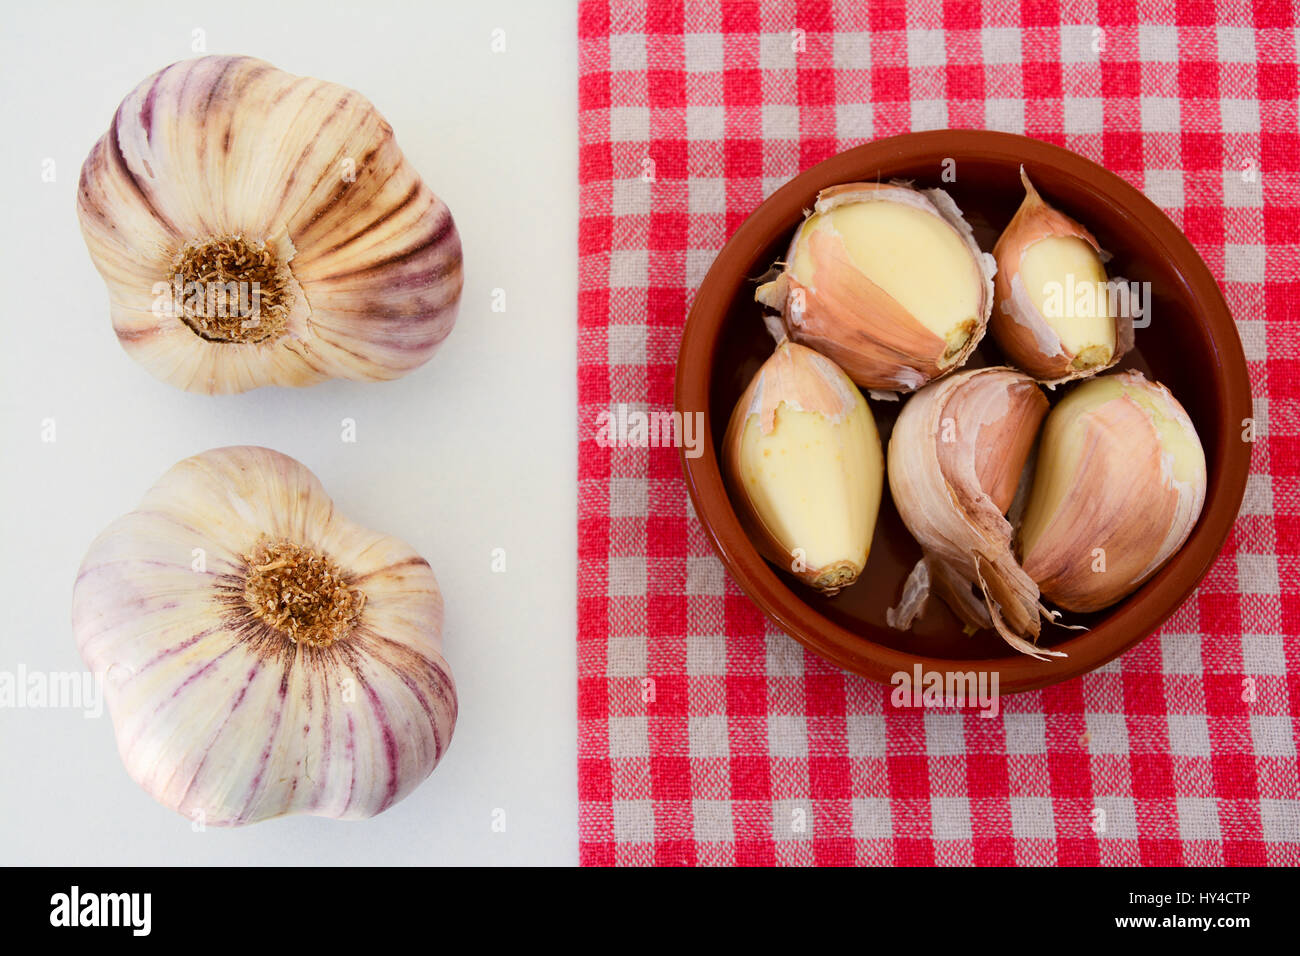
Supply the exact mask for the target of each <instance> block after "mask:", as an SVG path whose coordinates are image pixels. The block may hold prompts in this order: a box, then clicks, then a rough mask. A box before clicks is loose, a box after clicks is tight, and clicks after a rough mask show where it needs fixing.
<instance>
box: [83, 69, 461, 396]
mask: <svg viewBox="0 0 1300 956" xmlns="http://www.w3.org/2000/svg"><path fill="white" fill-rule="evenodd" d="M77 213H78V216H79V218H80V220H81V228H82V233H83V235H84V237H85V240H86V245H87V247H88V249H89V250H90V255H91V258H92V259H93V260H94V263H95V266H96V268H97V269H98V270H99V272H100V274H101V276H102V277H103V279H104V282H105V283H106V284H107V286H108V290H109V296H110V300H111V311H112V320H113V328H114V330H115V331H116V333H117V336H118V339H119V341H120V342H121V343H122V346H123V347H124V348H125V349H126V351H127V352H128V353H129V354H130V355H131V356H132V357H133V358H134V359H136V360H137V361H139V362H140V363H141V364H142V365H144V366H145V368H147V369H148V370H149V371H150V372H151V373H152V374H154V375H156V376H157V377H159V378H161V379H163V380H164V381H167V382H169V383H170V384H172V385H175V386H177V387H178V388H182V389H186V390H189V391H195V392H204V393H209V394H215V393H225V392H241V391H245V390H248V389H252V388H257V387H259V386H262V385H289V386H301V385H311V384H315V383H317V382H321V381H324V380H325V379H329V378H347V379H355V380H360V381H378V380H385V379H393V378H397V377H398V376H401V375H404V374H406V373H407V372H409V371H411V370H412V369H414V368H416V367H417V366H419V365H421V364H423V363H424V362H426V361H428V359H429V358H430V357H431V356H432V355H433V353H434V351H435V350H436V349H437V347H438V345H439V344H440V343H441V342H442V340H443V339H444V338H445V337H446V336H447V334H448V333H449V332H450V331H451V328H452V325H453V324H454V323H455V318H456V308H457V304H458V301H459V297H460V291H461V285H462V281H463V280H462V270H461V246H460V238H459V235H458V233H457V231H456V226H455V223H454V222H453V220H452V217H451V213H450V211H449V210H448V209H447V206H446V205H445V204H444V203H443V202H442V201H441V200H440V199H438V197H437V196H435V195H434V194H433V193H432V192H430V190H429V188H428V187H427V186H425V185H424V183H423V182H422V181H421V179H420V177H419V175H418V174H417V173H416V171H415V169H414V168H413V167H412V166H411V164H410V163H409V162H408V161H407V160H406V159H405V158H404V157H403V155H402V152H401V150H400V149H398V147H397V143H396V140H395V139H394V136H393V130H392V127H391V126H389V124H388V123H387V122H386V121H385V120H384V118H383V117H382V116H380V115H379V113H378V112H377V111H376V110H375V108H374V106H372V105H371V104H370V103H369V102H368V101H367V100H366V99H365V98H364V97H362V96H361V95H360V94H358V93H356V92H354V91H352V90H349V89H347V88H345V87H342V86H338V85H336V84H333V83H326V82H324V81H321V80H316V79H311V78H307V77H298V76H293V75H291V74H289V73H285V72H283V71H281V70H278V69H276V68H274V67H273V66H271V65H270V64H269V63H266V62H264V61H262V60H257V59H253V58H251V57H242V56H205V57H200V58H198V59H193V60H186V61H183V62H180V63H175V64H173V65H172V66H169V67H167V68H166V69H164V70H162V71H160V72H159V73H156V74H154V75H153V76H151V77H149V78H148V79H146V80H145V81H144V82H142V83H141V84H140V85H139V86H137V87H136V88H135V89H134V90H132V91H131V92H130V93H129V94H128V95H127V97H126V99H124V100H123V102H122V104H121V106H120V107H119V108H118V110H117V113H116V114H115V116H114V117H113V122H112V124H111V126H110V128H109V131H108V133H107V134H105V135H104V137H103V138H101V139H100V140H99V142H97V143H96V144H95V146H94V147H93V148H92V150H91V152H90V155H89V157H88V158H87V159H86V162H85V164H84V165H83V167H82V170H81V181H80V185H79V189H78V193H77Z"/></svg>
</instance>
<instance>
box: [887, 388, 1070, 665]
mask: <svg viewBox="0 0 1300 956" xmlns="http://www.w3.org/2000/svg"><path fill="white" fill-rule="evenodd" d="M1046 412H1047V399H1046V397H1045V396H1044V395H1043V393H1042V391H1041V390H1040V389H1039V388H1038V385H1037V384H1036V383H1035V382H1034V381H1033V380H1032V379H1031V378H1029V376H1027V375H1025V374H1024V373H1022V372H1018V371H1016V370H1015V369H1010V368H1001V367H994V368H981V369H974V370H972V371H967V372H959V373H957V374H956V375H952V376H949V377H948V378H945V379H943V380H942V381H939V382H935V383H934V384H932V385H929V386H927V387H926V388H924V389H922V390H921V391H919V392H917V393H916V394H915V395H914V396H912V397H911V398H910V399H908V401H907V404H905V405H904V406H903V410H902V412H901V413H900V414H899V416H898V421H897V422H896V423H895V424H894V432H893V435H892V436H891V437H890V439H889V489H890V492H891V493H892V494H893V497H894V504H895V505H896V506H897V508H898V512H899V514H900V515H901V516H902V519H903V523H904V524H906V525H907V528H908V530H909V531H911V532H912V535H913V536H914V537H915V538H916V540H917V542H918V543H919V544H920V545H921V549H922V551H923V552H924V556H923V557H922V559H921V561H920V562H919V563H918V564H917V566H916V568H915V569H914V570H913V571H912V574H911V575H910V576H909V578H908V580H907V583H906V584H905V585H904V591H903V596H902V600H901V601H900V603H899V606H898V607H896V608H891V609H890V611H889V612H888V614H887V620H888V622H889V624H890V626H891V627H897V628H900V629H906V628H908V627H910V626H911V624H912V621H913V620H914V619H915V618H916V616H917V615H918V614H919V613H920V612H921V610H922V609H923V608H924V605H925V602H926V600H927V598H928V596H929V594H930V591H931V590H936V591H938V593H939V595H940V596H941V597H942V598H943V599H944V600H945V601H946V602H947V603H948V604H949V606H951V607H952V609H953V611H954V612H956V613H957V615H958V616H959V617H961V619H962V620H963V621H964V622H965V624H966V627H967V629H968V630H972V631H973V630H978V629H980V628H988V627H992V628H994V629H996V630H997V632H998V633H999V634H1000V635H1001V636H1002V638H1003V639H1004V640H1005V641H1006V642H1007V643H1008V644H1010V645H1011V646H1012V647H1014V648H1015V649H1016V650H1018V651H1021V652H1022V653H1025V654H1030V655H1032V656H1034V657H1037V658H1039V659H1044V658H1045V657H1047V656H1050V657H1064V656H1065V655H1064V654H1063V653H1062V652H1060V651H1050V650H1045V649H1042V648H1039V647H1038V646H1037V645H1036V644H1034V643H1033V641H1034V640H1035V639H1036V638H1037V637H1038V633H1039V618H1040V616H1042V617H1047V618H1048V619H1050V612H1048V611H1047V609H1046V608H1044V607H1043V606H1042V604H1041V603H1040V602H1039V600H1038V588H1037V586H1036V585H1035V584H1034V582H1033V580H1032V579H1031V578H1030V577H1029V575H1027V574H1026V573H1025V572H1024V570H1023V569H1021V567H1020V565H1019V564H1017V563H1016V559H1015V555H1014V553H1013V552H1012V547H1011V537H1012V528H1011V524H1010V522H1008V521H1007V519H1006V517H1004V514H1005V512H1006V510H1007V508H1008V507H1009V506H1010V505H1011V502H1012V499H1013V497H1014V495H1015V493H1016V489H1017V486H1018V485H1019V484H1020V481H1021V475H1022V472H1023V471H1024V467H1025V462H1026V460H1027V458H1028V457H1029V453H1030V451H1031V449H1032V448H1033V444H1034V438H1035V436H1036V435H1037V433H1038V426H1039V423H1040V422H1041V421H1042V419H1043V415H1044V414H1046Z"/></svg>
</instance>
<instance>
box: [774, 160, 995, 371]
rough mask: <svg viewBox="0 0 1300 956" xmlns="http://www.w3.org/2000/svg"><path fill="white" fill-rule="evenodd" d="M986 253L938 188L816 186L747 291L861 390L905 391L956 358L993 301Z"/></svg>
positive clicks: (978, 331)
mask: <svg viewBox="0 0 1300 956" xmlns="http://www.w3.org/2000/svg"><path fill="white" fill-rule="evenodd" d="M993 269H994V266H993V259H992V257H991V256H989V255H988V254H987V253H983V252H981V251H980V249H979V246H978V245H977V244H976V242H975V238H974V236H973V234H972V233H971V227H970V225H969V223H967V222H966V220H965V219H964V218H963V217H962V214H961V210H960V209H958V208H957V205H956V204H955V203H954V202H953V201H952V198H951V197H950V196H949V195H948V194H947V193H946V192H944V191H943V190H942V189H927V190H917V189H913V188H912V187H911V186H910V185H908V184H906V183H849V184H847V185H843V186H835V187H832V188H830V189H824V190H822V191H821V193H820V194H819V195H818V197H817V203H816V205H815V207H814V209H813V210H812V212H810V213H809V214H808V215H807V217H806V218H805V219H804V221H803V222H802V223H801V224H800V226H799V228H798V229H797V230H796V231H795V234H794V238H793V239H792V240H791V242H790V248H789V251H788V253H787V254H786V261H785V264H784V266H783V268H782V270H781V271H780V273H779V274H778V275H777V276H776V277H775V278H774V279H772V280H771V281H770V282H766V283H764V284H763V285H761V286H759V288H758V291H757V293H756V295H755V298H756V299H757V300H758V301H759V302H761V303H763V304H764V305H766V306H768V307H770V308H773V309H775V310H776V311H777V312H779V313H780V315H781V317H782V322H783V325H784V332H785V334H787V335H788V336H789V337H790V339H791V340H792V341H795V342H799V343H802V344H804V345H808V346H810V347H812V348H814V349H816V350H817V351H819V352H821V353H822V354H823V355H826V356H827V357H828V358H830V359H832V360H833V361H834V362H835V363H836V364H838V365H839V366H840V367H841V368H843V369H844V371H845V372H847V373H848V375H849V377H850V378H851V379H853V381H854V382H856V383H857V384H858V385H860V386H862V387H863V388H868V389H873V390H878V391H881V392H891V393H892V392H910V391H914V390H915V389H918V388H920V387H921V386H923V385H925V384H926V383H927V382H929V381H931V380H932V379H935V378H938V377H939V376H940V375H943V374H945V373H946V372H949V371H951V370H953V369H955V368H958V367H960V366H961V364H962V363H963V362H965V361H966V358H967V357H968V356H969V355H970V353H971V352H972V351H973V350H974V348H975V346H976V345H977V344H978V343H979V340H980V339H981V338H982V337H983V335H984V330H985V328H986V327H987V325H988V320H989V313H990V311H991V309H992V306H993Z"/></svg>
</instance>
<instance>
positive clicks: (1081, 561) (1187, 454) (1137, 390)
mask: <svg viewBox="0 0 1300 956" xmlns="http://www.w3.org/2000/svg"><path fill="white" fill-rule="evenodd" d="M1205 488H1206V471H1205V452H1204V450H1203V449H1202V448H1201V442H1200V439H1199V438H1198V437H1197V434H1196V427H1195V426H1194V425H1193V424H1192V420H1191V419H1190V418H1189V417H1188V415H1187V412H1186V411H1185V410H1184V409H1183V407H1182V405H1180V404H1179V403H1178V401H1177V399H1175V398H1174V397H1173V395H1171V394H1170V393H1169V390H1168V389H1167V388H1165V387H1164V386H1163V385H1160V384H1158V383H1156V382H1151V381H1148V380H1147V379H1146V378H1144V377H1143V376H1142V374H1141V373H1140V372H1136V371H1127V372H1120V373H1117V374H1113V375H1103V376H1100V377H1098V378H1094V379H1092V380H1090V381H1088V382H1084V383H1083V384H1081V385H1079V386H1078V387H1077V388H1075V389H1074V390H1073V391H1071V392H1070V394H1068V395H1067V396H1066V397H1065V398H1064V399H1062V400H1061V402H1060V403H1059V404H1058V405H1057V406H1056V407H1055V408H1054V409H1052V412H1051V414H1049V415H1048V417H1047V423H1046V424H1045V425H1044V427H1043V437H1042V445H1041V448H1040V450H1039V455H1038V464H1037V469H1036V471H1035V475H1034V482H1033V490H1032V491H1031V492H1030V495H1029V500H1028V506H1027V508H1026V510H1025V517H1024V521H1023V522H1022V524H1021V528H1020V543H1021V554H1022V555H1023V562H1022V563H1023V566H1024V569H1025V571H1026V572H1027V573H1028V574H1029V575H1030V577H1032V578H1033V579H1034V580H1035V581H1036V582H1038V586H1039V588H1040V589H1041V590H1042V593H1043V595H1044V596H1045V597H1047V598H1048V599H1050V600H1051V601H1053V602H1055V603H1056V604H1058V605H1060V606H1061V607H1063V608H1065V609H1066V610H1070V611H1080V612H1087V611H1097V610H1100V609H1102V608H1105V607H1109V606H1110V605H1112V604H1114V603H1115V602H1116V601H1119V600H1120V599H1122V598H1124V597H1126V596H1127V595H1129V594H1131V593H1132V592H1133V591H1134V590H1136V589H1137V588H1138V587H1139V586H1140V585H1141V584H1142V583H1143V582H1144V581H1146V580H1147V579H1148V578H1150V577H1151V575H1153V574H1155V573H1156V571H1158V570H1159V569H1160V567H1161V566H1162V565H1163V564H1164V563H1165V562H1166V561H1167V560H1168V559H1169V557H1170V556H1171V555H1173V553H1174V552H1175V551H1177V550H1178V549H1179V548H1180V547H1182V545H1183V542H1185V541H1186V540H1187V536H1188V535H1189V534H1191V531H1192V527H1193V526H1194V525H1195V524H1196V520H1197V518H1198V517H1199V516H1200V513H1201V507H1202V505H1203V504H1204V502H1205Z"/></svg>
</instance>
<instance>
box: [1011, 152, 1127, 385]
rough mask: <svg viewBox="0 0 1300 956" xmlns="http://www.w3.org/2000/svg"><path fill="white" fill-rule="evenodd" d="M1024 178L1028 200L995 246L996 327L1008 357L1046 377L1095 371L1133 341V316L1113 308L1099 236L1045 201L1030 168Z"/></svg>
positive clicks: (1045, 379)
mask: <svg viewBox="0 0 1300 956" xmlns="http://www.w3.org/2000/svg"><path fill="white" fill-rule="evenodd" d="M1020 178H1021V181H1022V182H1023V183H1024V187H1025V198H1024V201H1023V202H1022V203H1021V205H1020V208H1019V209H1018V210H1017V211H1016V214H1015V216H1014V217H1013V218H1012V220H1011V222H1010V223H1008V225H1007V227H1006V229H1005V230H1003V232H1002V235H1001V236H1000V237H999V238H998V241H997V244H996V245H995V246H994V247H993V257H994V258H995V259H996V260H997V275H996V277H995V279H994V290H995V298H996V302H995V306H994V309H993V318H992V320H991V323H990V326H989V328H990V331H991V332H992V333H993V337H994V339H995V340H996V341H997V343H998V345H999V346H1000V347H1001V348H1002V350H1003V352H1004V353H1006V355H1007V357H1008V358H1009V359H1010V360H1011V361H1012V362H1013V363H1014V364H1015V365H1016V366H1018V367H1019V368H1022V369H1024V370H1025V371H1026V372H1028V373H1029V374H1030V375H1032V376H1033V377H1034V378H1036V379H1038V380H1039V381H1042V382H1045V383H1047V384H1051V385H1055V384H1058V383H1060V382H1066V381H1070V380H1071V379H1077V378H1086V377H1088V376H1091V375H1095V374H1097V373H1098V372H1100V371H1103V370H1105V369H1107V368H1110V367H1111V366H1113V365H1114V364H1115V363H1116V362H1118V361H1119V360H1120V358H1122V357H1123V355H1124V353H1125V352H1127V351H1128V350H1129V349H1130V348H1131V347H1132V345H1133V319H1132V316H1131V315H1127V314H1126V313H1125V312H1124V310H1123V309H1122V308H1116V309H1115V310H1114V314H1112V310H1111V302H1110V300H1111V298H1112V296H1111V295H1110V293H1109V290H1108V285H1107V276H1106V267H1105V263H1104V256H1103V253H1102V250H1101V247H1100V246H1099V245H1098V244H1097V240H1096V239H1094V238H1093V236H1092V234H1091V233H1089V232H1088V230H1086V229H1085V228H1084V227H1083V226H1081V225H1080V224H1079V223H1077V222H1075V221H1074V220H1073V219H1071V218H1070V217H1069V216H1067V215H1065V214H1064V213H1062V212H1060V211H1059V210H1057V209H1054V208H1052V207H1051V206H1049V205H1048V204H1047V203H1046V202H1044V201H1043V199H1042V197H1041V196H1039V195H1038V191H1037V190H1036V189H1034V185H1033V183H1031V182H1030V181H1029V177H1028V175H1026V173H1025V171H1024V168H1023V167H1022V168H1021V170H1020ZM1125 301H1126V300H1125Z"/></svg>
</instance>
